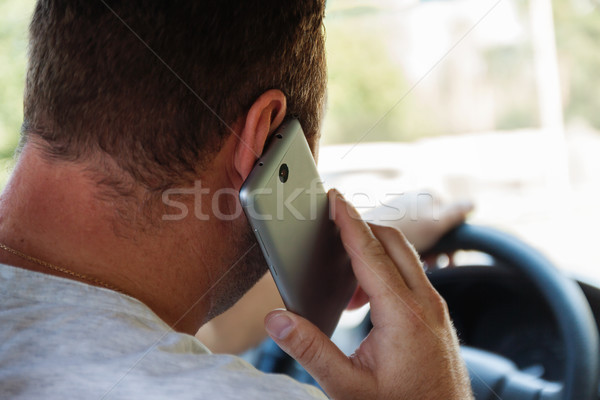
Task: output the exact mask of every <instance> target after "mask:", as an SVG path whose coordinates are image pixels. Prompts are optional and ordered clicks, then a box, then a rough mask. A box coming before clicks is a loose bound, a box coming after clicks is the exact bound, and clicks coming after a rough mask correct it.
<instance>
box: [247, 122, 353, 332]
mask: <svg viewBox="0 0 600 400" xmlns="http://www.w3.org/2000/svg"><path fill="white" fill-rule="evenodd" d="M240 201H241V204H242V207H243V209H244V212H245V214H246V216H247V218H248V221H249V222H250V225H251V226H252V228H253V230H254V233H255V235H256V238H257V241H258V243H259V245H260V247H261V249H262V252H263V255H264V256H265V260H266V261H267V263H268V265H269V270H270V271H271V274H272V275H273V279H274V280H275V283H276V285H277V288H278V290H279V293H280V294H281V297H282V299H283V302H284V304H285V306H286V308H287V309H288V310H290V311H292V312H294V313H296V314H298V315H300V316H302V317H304V318H306V319H308V320H309V321H311V322H312V323H314V324H315V325H316V326H317V327H319V329H321V330H322V331H323V332H324V333H325V334H326V335H327V336H331V334H332V333H333V331H334V329H335V327H336V326H337V323H338V321H339V318H340V315H341V313H342V311H343V310H344V309H345V307H346V305H347V304H348V302H349V301H350V298H351V297H352V294H353V293H354V291H355V289H356V279H355V278H354V274H353V272H352V268H351V264H350V258H349V256H348V254H347V253H346V251H345V249H344V246H343V245H342V242H341V238H340V234H339V230H338V228H337V227H336V225H335V224H334V222H333V221H332V220H331V218H330V217H329V203H328V197H327V193H326V191H325V189H324V187H323V182H322V181H321V179H320V177H319V174H318V172H317V167H316V165H315V161H314V158H313V156H312V153H311V151H310V148H309V146H308V143H307V141H306V138H305V136H304V132H303V131H302V128H301V126H300V123H299V122H298V121H297V120H291V121H288V122H286V123H284V124H283V125H282V126H281V127H280V128H279V129H278V131H277V132H276V133H275V134H274V135H273V136H272V137H271V139H270V141H269V142H268V143H267V144H266V146H265V150H264V152H263V154H262V155H261V157H260V158H259V159H258V160H257V162H256V164H255V166H254V168H253V170H252V171H251V173H250V175H249V176H248V178H247V179H246V181H245V182H244V184H243V186H242V188H241V190H240Z"/></svg>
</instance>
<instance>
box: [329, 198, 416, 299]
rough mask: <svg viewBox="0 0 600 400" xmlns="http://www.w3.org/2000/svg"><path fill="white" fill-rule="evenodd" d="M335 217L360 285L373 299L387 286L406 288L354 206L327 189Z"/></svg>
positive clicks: (381, 293) (392, 263)
mask: <svg viewBox="0 0 600 400" xmlns="http://www.w3.org/2000/svg"><path fill="white" fill-rule="evenodd" d="M329 195H330V196H329V201H330V204H331V207H332V213H333V215H334V221H335V223H336V225H337V226H338V227H339V228H340V235H341V238H342V243H343V245H344V248H345V249H346V251H347V253H348V255H349V256H350V260H351V263H352V270H353V271H354V275H355V276H356V279H357V280H358V282H359V284H360V286H361V287H362V288H363V290H364V291H365V293H366V294H367V295H368V296H369V298H370V299H371V300H373V296H381V295H384V294H385V293H387V292H388V291H389V290H392V291H396V294H398V291H400V290H402V289H406V284H405V283H404V281H403V280H402V276H401V275H400V272H399V271H398V269H397V268H396V266H395V265H394V262H393V261H392V259H391V258H390V257H389V256H388V255H387V254H386V252H385V249H384V248H383V246H382V245H381V243H379V241H378V240H377V238H376V237H375V236H374V235H373V232H371V229H370V228H369V226H368V225H367V224H366V223H365V222H364V221H363V220H362V219H361V218H360V215H359V214H358V212H357V211H356V209H355V208H354V207H353V206H352V205H351V204H350V203H348V202H346V201H345V200H344V198H343V197H342V195H341V194H340V193H339V192H338V191H336V190H335V189H333V190H331V191H330V192H329Z"/></svg>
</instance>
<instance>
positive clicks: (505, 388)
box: [428, 224, 599, 400]
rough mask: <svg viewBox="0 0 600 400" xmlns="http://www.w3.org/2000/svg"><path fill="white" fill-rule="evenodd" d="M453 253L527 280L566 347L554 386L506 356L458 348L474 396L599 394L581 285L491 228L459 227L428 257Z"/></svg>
mask: <svg viewBox="0 0 600 400" xmlns="http://www.w3.org/2000/svg"><path fill="white" fill-rule="evenodd" d="M457 250H476V251H479V252H482V253H486V254H488V255H490V256H492V257H493V258H494V259H495V260H496V261H498V262H500V263H501V264H502V265H505V266H506V267H508V268H511V269H513V270H516V271H517V272H518V273H520V274H521V275H522V276H525V277H526V278H528V279H529V281H530V282H531V283H532V284H533V285H534V286H535V287H536V288H537V290H538V291H539V293H540V294H541V296H542V297H543V301H544V302H545V303H546V305H547V306H548V307H549V309H550V311H551V313H552V314H553V316H554V318H555V320H556V321H557V324H558V329H559V332H560V336H561V338H562V341H563V344H564V349H565V359H564V366H563V367H564V368H563V370H564V379H563V381H562V382H561V383H555V382H549V381H546V380H544V379H541V378H535V377H533V376H531V375H528V374H525V373H523V372H521V371H519V370H518V368H517V367H516V365H515V364H514V363H513V362H512V361H510V360H508V359H507V358H504V357H502V356H499V355H496V354H492V353H490V352H487V351H484V350H480V349H475V348H469V347H465V346H463V348H462V349H461V352H462V356H463V358H464V360H465V362H466V364H467V368H468V369H469V373H470V375H471V382H472V386H473V391H474V393H475V396H476V398H477V399H478V400H480V399H498V398H500V399H502V400H538V399H539V400H550V399H564V400H588V399H595V398H596V396H597V390H598V366H599V358H598V330H597V328H596V324H595V320H594V317H593V315H592V311H591V309H590V306H589V303H588V302H587V300H586V298H585V296H584V295H583V292H582V290H581V289H580V287H579V286H578V285H577V284H576V283H575V282H574V281H572V280H571V279H568V278H567V277H565V276H564V275H563V274H562V273H561V272H560V271H559V270H558V269H556V268H555V267H554V266H553V265H552V263H551V262H550V261H549V260H548V259H547V258H546V257H544V256H543V255H542V254H541V253H539V252H538V251H537V250H535V249H533V248H532V247H530V246H528V245H526V244H525V243H523V242H522V241H520V240H519V239H517V238H515V237H514V236H511V235H508V234H506V233H503V232H500V231H498V230H495V229H492V228H486V227H481V226H473V225H467V224H464V225H461V226H459V227H458V228H456V229H454V230H453V231H451V232H449V233H448V234H447V235H446V236H444V237H443V238H442V239H441V240H440V242H439V243H438V244H437V245H436V246H435V247H434V248H433V249H432V250H431V251H429V252H428V254H440V253H447V254H450V253H453V252H455V251H457ZM440 271H443V270H440ZM445 272H446V273H452V271H445ZM435 274H436V271H434V272H432V273H431V277H430V278H433V277H434V276H435ZM432 280H433V279H432Z"/></svg>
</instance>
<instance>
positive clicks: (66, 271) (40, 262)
mask: <svg viewBox="0 0 600 400" xmlns="http://www.w3.org/2000/svg"><path fill="white" fill-rule="evenodd" d="M0 248H1V249H2V250H5V251H7V252H9V253H11V254H14V255H15V256H17V257H21V258H23V259H25V260H27V261H30V262H32V263H35V264H38V265H41V266H43V267H46V268H49V269H51V270H53V271H57V272H62V273H63V274H67V275H71V276H73V277H75V278H79V279H81V280H84V281H88V282H91V283H94V284H96V285H98V286H102V287H104V288H106V289H110V290H114V291H115V292H119V293H123V294H127V293H126V292H125V291H123V290H121V289H119V288H118V287H116V286H113V285H110V284H108V283H106V282H104V281H101V280H100V279H97V278H94V277H91V276H88V275H84V274H80V273H78V272H74V271H71V270H69V269H67V268H64V267H59V266H58V265H54V264H50V263H49V262H47V261H44V260H40V259H39V258H35V257H32V256H29V255H27V254H25V253H21V252H20V251H18V250H15V249H13V248H10V247H8V246H7V245H5V244H3V243H0Z"/></svg>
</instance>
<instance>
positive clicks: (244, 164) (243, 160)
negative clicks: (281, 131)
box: [233, 89, 286, 189]
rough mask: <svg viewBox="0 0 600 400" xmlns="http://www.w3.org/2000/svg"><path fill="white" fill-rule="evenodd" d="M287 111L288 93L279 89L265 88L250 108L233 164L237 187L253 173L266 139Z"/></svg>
mask: <svg viewBox="0 0 600 400" xmlns="http://www.w3.org/2000/svg"><path fill="white" fill-rule="evenodd" d="M285 113H286V101H285V95H284V94H283V92H282V91H281V90H277V89H271V90H268V91H266V92H265V93H263V94H262V95H261V96H260V97H259V98H258V99H256V101H255V102H254V104H252V106H251V107H250V110H249V111H248V114H247V115H246V121H245V123H244V126H243V128H242V131H241V133H240V135H239V137H238V140H237V143H236V145H235V151H234V153H233V156H234V160H233V165H234V169H235V172H236V175H237V177H239V180H238V179H236V182H235V186H236V188H237V189H239V188H240V187H241V185H242V183H243V182H244V181H245V180H246V178H247V177H248V175H249V174H250V171H251V170H252V167H253V166H254V163H255V162H256V160H257V159H258V157H259V156H260V154H261V153H262V151H263V149H264V147H265V142H266V141H267V138H268V137H269V136H270V135H271V134H272V133H273V132H275V130H276V129H277V128H278V127H279V125H281V123H282V122H283V119H284V118H285Z"/></svg>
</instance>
